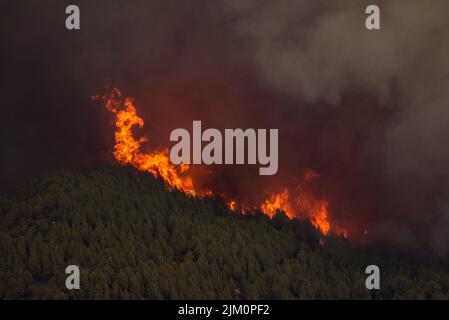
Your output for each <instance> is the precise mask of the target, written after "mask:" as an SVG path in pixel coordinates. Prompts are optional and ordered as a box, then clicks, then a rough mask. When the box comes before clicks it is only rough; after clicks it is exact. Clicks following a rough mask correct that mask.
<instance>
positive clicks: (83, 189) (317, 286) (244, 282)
mask: <svg viewBox="0 0 449 320" xmlns="http://www.w3.org/2000/svg"><path fill="white" fill-rule="evenodd" d="M319 240H320V236H319V235H318V234H317V232H316V231H315V229H314V228H313V227H311V225H310V224H309V223H307V222H301V221H290V222H289V221H288V219H287V218H286V217H285V216H284V215H283V214H278V215H277V216H276V217H275V218H274V219H273V220H269V219H267V218H266V217H265V216H263V215H261V214H252V215H247V216H242V215H240V214H236V213H232V212H229V211H228V210H227V209H226V208H225V207H224V206H223V205H222V204H221V203H220V201H218V200H216V199H205V200H198V199H195V198H190V197H187V196H186V195H185V194H182V193H180V192H176V191H172V192H170V191H168V190H167V189H166V188H165V186H164V185H163V184H162V183H161V181H159V180H157V179H155V178H153V177H152V176H150V175H148V174H142V173H140V172H137V171H135V170H134V169H130V168H125V167H115V166H99V167H96V168H92V169H89V170H86V171H84V172H76V173H73V172H57V173H53V174H49V175H47V176H44V177H42V178H41V179H37V180H35V181H33V182H31V183H29V184H28V185H26V186H24V187H23V188H22V189H20V190H18V191H17V192H16V193H11V194H4V195H2V196H1V197H0V253H1V261H0V298H3V299H4V298H25V299H30V298H33V299H42V298H49V299H68V298H73V299H80V298H82V299H92V298H93V299H130V298H134V299H142V298H145V299H184V298H190V299H215V298H217V299H255V298H260V299H265V298H267V299H314V298H318V299H323V298H324V299H334V298H339V299H341V298H357V299H369V298H386V299H390V298H443V297H446V298H449V275H448V274H447V272H446V271H447V270H448V269H447V267H448V264H447V262H440V261H433V260H432V261H427V262H425V263H424V262H413V261H412V260H410V259H400V258H392V257H387V256H384V255H379V254H377V253H374V252H371V253H370V252H368V253H367V252H365V251H366V250H360V249H353V248H351V247H350V246H349V244H348V243H345V241H343V240H341V239H332V238H326V239H324V246H322V245H320V244H319ZM70 264H75V265H78V266H79V267H80V270H81V289H80V290H73V291H69V290H67V289H66V288H65V279H66V276H67V275H66V274H65V272H64V271H65V268H66V266H67V265H70ZM368 264H377V265H379V266H380V267H381V272H382V282H381V290H379V291H376V292H372V291H368V290H367V289H365V278H366V275H365V274H364V270H365V267H366V266H367V265H368Z"/></svg>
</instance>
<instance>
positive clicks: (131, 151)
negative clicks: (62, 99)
mask: <svg viewBox="0 0 449 320" xmlns="http://www.w3.org/2000/svg"><path fill="white" fill-rule="evenodd" d="M102 99H103V101H104V103H105V106H106V108H107V109H108V110H109V111H111V112H113V113H115V126H116V128H117V130H116V131H115V142H116V144H115V147H114V157H115V159H116V160H117V161H118V162H119V163H121V164H124V165H131V166H133V167H135V168H137V169H139V170H141V171H145V172H149V173H151V174H152V175H154V176H157V177H161V178H162V179H163V180H164V181H165V183H167V184H168V186H169V187H171V188H174V189H178V190H180V191H183V192H185V193H187V194H189V195H192V196H194V195H197V193H196V192H195V189H194V187H193V181H192V179H191V177H189V176H185V172H186V171H187V170H188V168H189V166H188V165H185V164H181V165H177V166H175V165H173V164H172V163H171V161H170V158H169V156H168V149H164V150H162V151H153V152H151V153H143V152H142V151H141V145H142V143H144V142H146V141H148V139H147V138H144V137H142V138H140V139H138V140H136V138H134V136H133V132H132V128H133V127H134V126H138V127H139V128H142V127H143V125H144V122H143V120H142V118H140V117H139V116H138V115H137V112H136V108H135V106H134V104H133V101H132V99H131V98H125V99H123V98H122V93H121V92H120V90H119V89H117V88H113V89H112V90H110V91H107V92H106V93H105V94H104V95H103V97H102Z"/></svg>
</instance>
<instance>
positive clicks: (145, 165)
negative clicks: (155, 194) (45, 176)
mask: <svg viewBox="0 0 449 320" xmlns="http://www.w3.org/2000/svg"><path fill="white" fill-rule="evenodd" d="M93 98H94V100H100V99H101V100H102V101H103V103H104V105H105V107H106V108H107V110H109V111H110V112H112V113H114V114H115V126H116V131H115V147H114V157H115V159H116V160H117V161H118V162H119V163H120V164H123V165H130V166H133V167H135V168H137V169H138V170H140V171H144V172H148V173H150V174H152V175H153V176H156V177H159V178H161V179H162V180H163V181H164V182H165V183H166V184H167V186H168V187H169V188H170V189H177V190H180V191H182V192H184V193H186V194H188V195H190V196H196V197H210V196H217V197H219V198H221V199H223V201H224V203H226V204H227V206H228V208H229V209H230V210H232V211H241V212H243V213H245V212H248V211H251V210H260V211H261V212H263V213H264V214H266V215H267V216H269V217H270V218H272V217H273V216H274V215H275V214H276V213H277V212H284V213H285V214H286V216H287V217H288V218H290V219H295V218H296V219H303V220H304V219H308V220H309V221H310V222H311V224H312V225H313V226H314V227H315V228H316V229H317V230H319V231H320V232H321V233H322V234H323V235H329V234H331V233H332V234H336V235H342V236H344V237H345V238H347V237H348V231H347V230H346V229H344V228H342V227H340V226H337V225H334V223H331V221H330V219H329V205H328V201H327V200H326V199H319V198H316V197H314V196H313V194H312V193H311V192H310V191H309V189H308V185H309V184H310V183H311V182H312V181H313V180H315V179H317V178H319V174H317V173H316V172H314V171H313V170H310V169H308V170H306V171H305V172H304V176H303V177H302V178H301V181H300V183H298V185H297V187H296V188H295V189H289V188H282V190H281V191H279V192H278V193H272V194H268V195H267V197H266V200H265V201H263V202H262V203H260V204H259V206H256V207H254V206H250V205H247V204H245V203H241V201H240V202H238V201H237V200H235V199H230V198H228V197H227V196H226V195H225V194H223V193H220V194H218V193H215V192H214V191H213V188H208V189H207V190H200V188H198V187H196V186H195V183H194V179H193V178H192V176H190V175H189V169H190V167H189V165H186V164H180V165H174V164H173V163H172V162H171V160H170V157H169V156H168V153H169V151H168V148H164V149H161V150H155V151H152V152H150V153H145V152H143V151H142V148H141V147H142V144H143V143H145V142H147V141H148V139H147V138H145V137H142V138H139V139H137V138H136V137H134V133H133V131H132V130H133V128H134V127H138V128H142V127H143V125H144V121H143V119H142V118H140V117H139V116H138V114H137V110H136V107H135V106H134V104H133V99H131V98H129V97H123V95H122V93H121V92H120V90H119V89H118V88H112V89H107V90H106V92H105V94H104V95H103V96H102V97H101V98H100V97H99V96H95V97H93Z"/></svg>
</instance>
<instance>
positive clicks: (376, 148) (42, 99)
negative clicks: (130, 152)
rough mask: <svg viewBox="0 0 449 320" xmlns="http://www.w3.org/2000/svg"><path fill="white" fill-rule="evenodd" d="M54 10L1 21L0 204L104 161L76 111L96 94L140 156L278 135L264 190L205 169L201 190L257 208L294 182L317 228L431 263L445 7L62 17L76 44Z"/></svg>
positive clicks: (177, 8) (97, 111)
mask: <svg viewBox="0 0 449 320" xmlns="http://www.w3.org/2000/svg"><path fill="white" fill-rule="evenodd" d="M373 3H375V4H377V5H379V6H380V9H381V30H378V31H367V30H366V28H365V17H366V15H365V13H364V11H365V7H366V6H367V5H368V4H373ZM69 4H72V3H71V2H67V1H39V2H38V1H20V3H19V1H17V3H16V2H12V1H11V3H10V4H8V5H2V13H3V18H2V19H1V22H0V23H1V27H0V32H1V40H2V41H1V52H0V57H1V62H0V63H1V69H0V70H1V72H0V77H1V78H0V79H1V80H0V83H1V85H0V91H1V97H2V99H1V101H2V102H1V110H2V121H1V123H2V125H1V126H0V137H1V157H0V183H1V185H0V187H1V189H2V190H11V189H14V188H15V187H17V186H18V185H20V184H22V183H24V182H25V181H27V180H28V179H30V178H32V177H35V176H37V175H39V174H41V173H43V172H47V171H51V170H55V169H57V168H65V167H69V168H79V167H84V166H88V165H89V164H91V163H93V162H96V161H104V160H107V159H110V156H109V154H110V151H112V148H113V144H114V141H113V130H114V128H113V126H112V125H111V124H112V119H111V115H109V114H108V113H107V112H105V110H102V109H101V108H98V106H95V105H94V104H92V102H91V99H90V96H91V95H93V94H97V93H101V92H102V90H103V86H104V84H105V83H106V82H111V83H113V84H116V85H118V86H119V87H120V88H121V90H122V91H123V92H124V93H125V94H127V95H131V96H134V97H135V98H136V100H135V104H136V106H137V108H138V111H139V114H140V115H141V116H142V118H143V119H144V121H145V127H144V129H143V131H142V132H141V134H144V135H146V136H148V137H149V138H150V142H149V144H148V146H147V148H148V149H151V148H154V147H161V146H162V147H166V146H169V145H170V143H169V133H170V131H171V130H173V129H175V128H178V127H184V128H187V129H189V128H190V127H191V124H192V120H201V121H202V122H203V126H205V127H216V128H238V127H241V128H250V127H252V128H279V147H280V154H279V172H278V174H277V175H276V176H273V177H260V176H259V175H258V174H257V167H254V168H251V169H250V170H247V168H245V169H244V170H242V168H235V167H231V168H229V167H226V168H224V167H213V168H208V169H209V170H208V171H211V172H209V173H208V174H207V175H206V176H207V178H204V180H205V181H204V183H205V184H213V185H214V186H215V188H216V190H222V191H223V192H227V193H229V194H232V195H233V196H234V197H236V198H238V199H245V200H247V201H255V202H257V201H258V200H259V198H258V197H260V195H263V194H265V193H266V192H274V191H278V190H279V188H281V187H282V186H294V185H295V183H297V179H299V178H300V177H301V175H302V173H303V171H304V170H305V169H307V168H310V169H313V170H315V171H316V172H318V173H319V174H320V175H321V176H320V179H319V183H318V184H317V185H315V188H316V190H315V191H316V192H317V193H319V194H321V195H323V196H325V197H326V198H328V199H329V203H330V206H331V207H330V209H331V211H332V212H333V217H332V219H335V220H336V221H339V222H341V223H343V224H345V225H348V226H349V227H350V228H352V229H354V230H364V229H367V230H368V237H369V239H370V241H373V242H383V243H387V244H394V245H399V246H404V247H407V248H412V249H414V248H419V249H431V250H433V251H435V252H437V253H443V254H445V253H447V250H448V249H449V148H448V141H449V90H448V89H449V19H448V13H449V2H447V1H444V0H441V1H438V0H432V1H422V0H404V1H400V0H392V1H374V2H373V1H369V2H367V1H357V0H354V1H350V0H346V1H343V0H339V1H317V0H314V1H312V0H308V1H300V0H285V1H274V0H273V1H262V0H257V1H256V0H254V1H251V0H250V1H241V0H223V1H208V0H202V1H174V0H172V1H170V0H163V1H162V0H161V1H143V0H142V1H137V0H133V1H124V0H123V1H118V0H108V1H95V2H93V1H77V3H76V4H77V5H79V7H80V9H81V30H78V31H68V30H66V29H65V18H66V15H65V7H66V6H67V5H69ZM253 169H254V170H253Z"/></svg>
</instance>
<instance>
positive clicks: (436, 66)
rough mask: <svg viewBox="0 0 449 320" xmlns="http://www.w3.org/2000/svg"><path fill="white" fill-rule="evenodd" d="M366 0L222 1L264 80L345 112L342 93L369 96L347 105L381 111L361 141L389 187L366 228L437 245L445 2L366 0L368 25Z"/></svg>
mask: <svg viewBox="0 0 449 320" xmlns="http://www.w3.org/2000/svg"><path fill="white" fill-rule="evenodd" d="M330 3H331V4H330ZM372 3H373V2H372V1H332V2H330V1H297V0H291V1H265V2H264V1H244V2H242V1H225V6H226V10H227V12H228V14H229V15H231V16H232V17H233V18H234V19H235V20H236V26H235V30H236V32H238V34H239V35H240V36H241V37H243V38H244V39H245V41H246V43H247V49H248V52H249V53H250V55H251V57H252V61H251V62H252V63H253V66H254V67H255V68H256V70H257V72H258V74H259V75H260V77H261V79H262V81H263V82H264V83H265V84H266V85H267V86H269V87H270V88H273V89H274V90H276V91H278V92H282V93H283V94H287V95H291V96H293V97H297V98H299V99H301V100H302V101H306V102H309V103H312V107H313V106H315V105H316V104H317V103H318V104H319V103H327V104H329V105H331V106H334V107H335V108H338V109H339V110H340V111H337V112H341V113H344V112H347V111H346V110H345V108H346V104H345V101H344V97H345V96H347V95H348V94H351V93H353V92H354V91H359V92H363V94H364V95H367V96H370V97H372V98H373V100H372V101H370V102H371V103H360V104H359V105H358V106H357V108H359V109H360V110H370V109H372V108H382V109H386V110H387V111H386V112H389V114H390V116H389V117H388V119H386V120H385V122H383V123H382V125H379V126H378V127H376V126H374V127H373V128H371V132H370V133H369V138H368V140H367V141H365V144H366V146H367V148H369V149H370V150H373V149H372V148H375V152H376V153H377V154H378V157H377V160H378V161H379V166H381V168H382V170H383V172H384V173H385V177H384V179H385V180H384V181H383V182H382V186H383V188H384V190H383V191H387V192H386V193H387V194H389V196H388V197H387V198H384V199H382V198H377V199H374V200H373V201H375V202H377V203H378V204H379V208H380V209H381V210H383V211H387V212H388V215H386V214H385V213H384V212H383V213H376V215H373V216H372V217H371V220H372V223H373V224H372V225H371V229H372V230H371V231H372V232H373V233H374V235H375V236H377V237H379V238H383V239H385V238H394V240H396V241H399V242H401V243H407V244H410V243H414V244H415V245H417V243H418V242H420V243H421V244H423V245H424V246H427V245H428V246H431V247H432V248H434V249H436V250H437V251H439V252H446V251H447V249H448V245H449V218H448V217H449V211H448V207H449V147H448V146H449V144H448V140H449V19H448V12H449V3H448V2H447V1H420V0H416V1H410V0H407V1H375V4H377V5H379V7H380V10H381V30H378V31H368V30H366V28H365V24H364V19H365V17H366V15H365V13H364V8H365V7H366V6H367V5H368V4H372ZM304 105H306V104H304V103H302V104H298V108H304ZM349 112H350V110H349ZM362 112H363V111H362ZM367 112H368V111H367ZM354 121H357V120H356V118H354ZM374 121H375V120H374ZM350 129H351V127H350V126H348V130H350ZM367 170H370V167H369V165H367ZM379 191H380V190H377V191H376V190H372V192H379ZM383 191H380V192H379V195H381V194H383ZM376 216H377V217H378V218H376Z"/></svg>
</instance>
